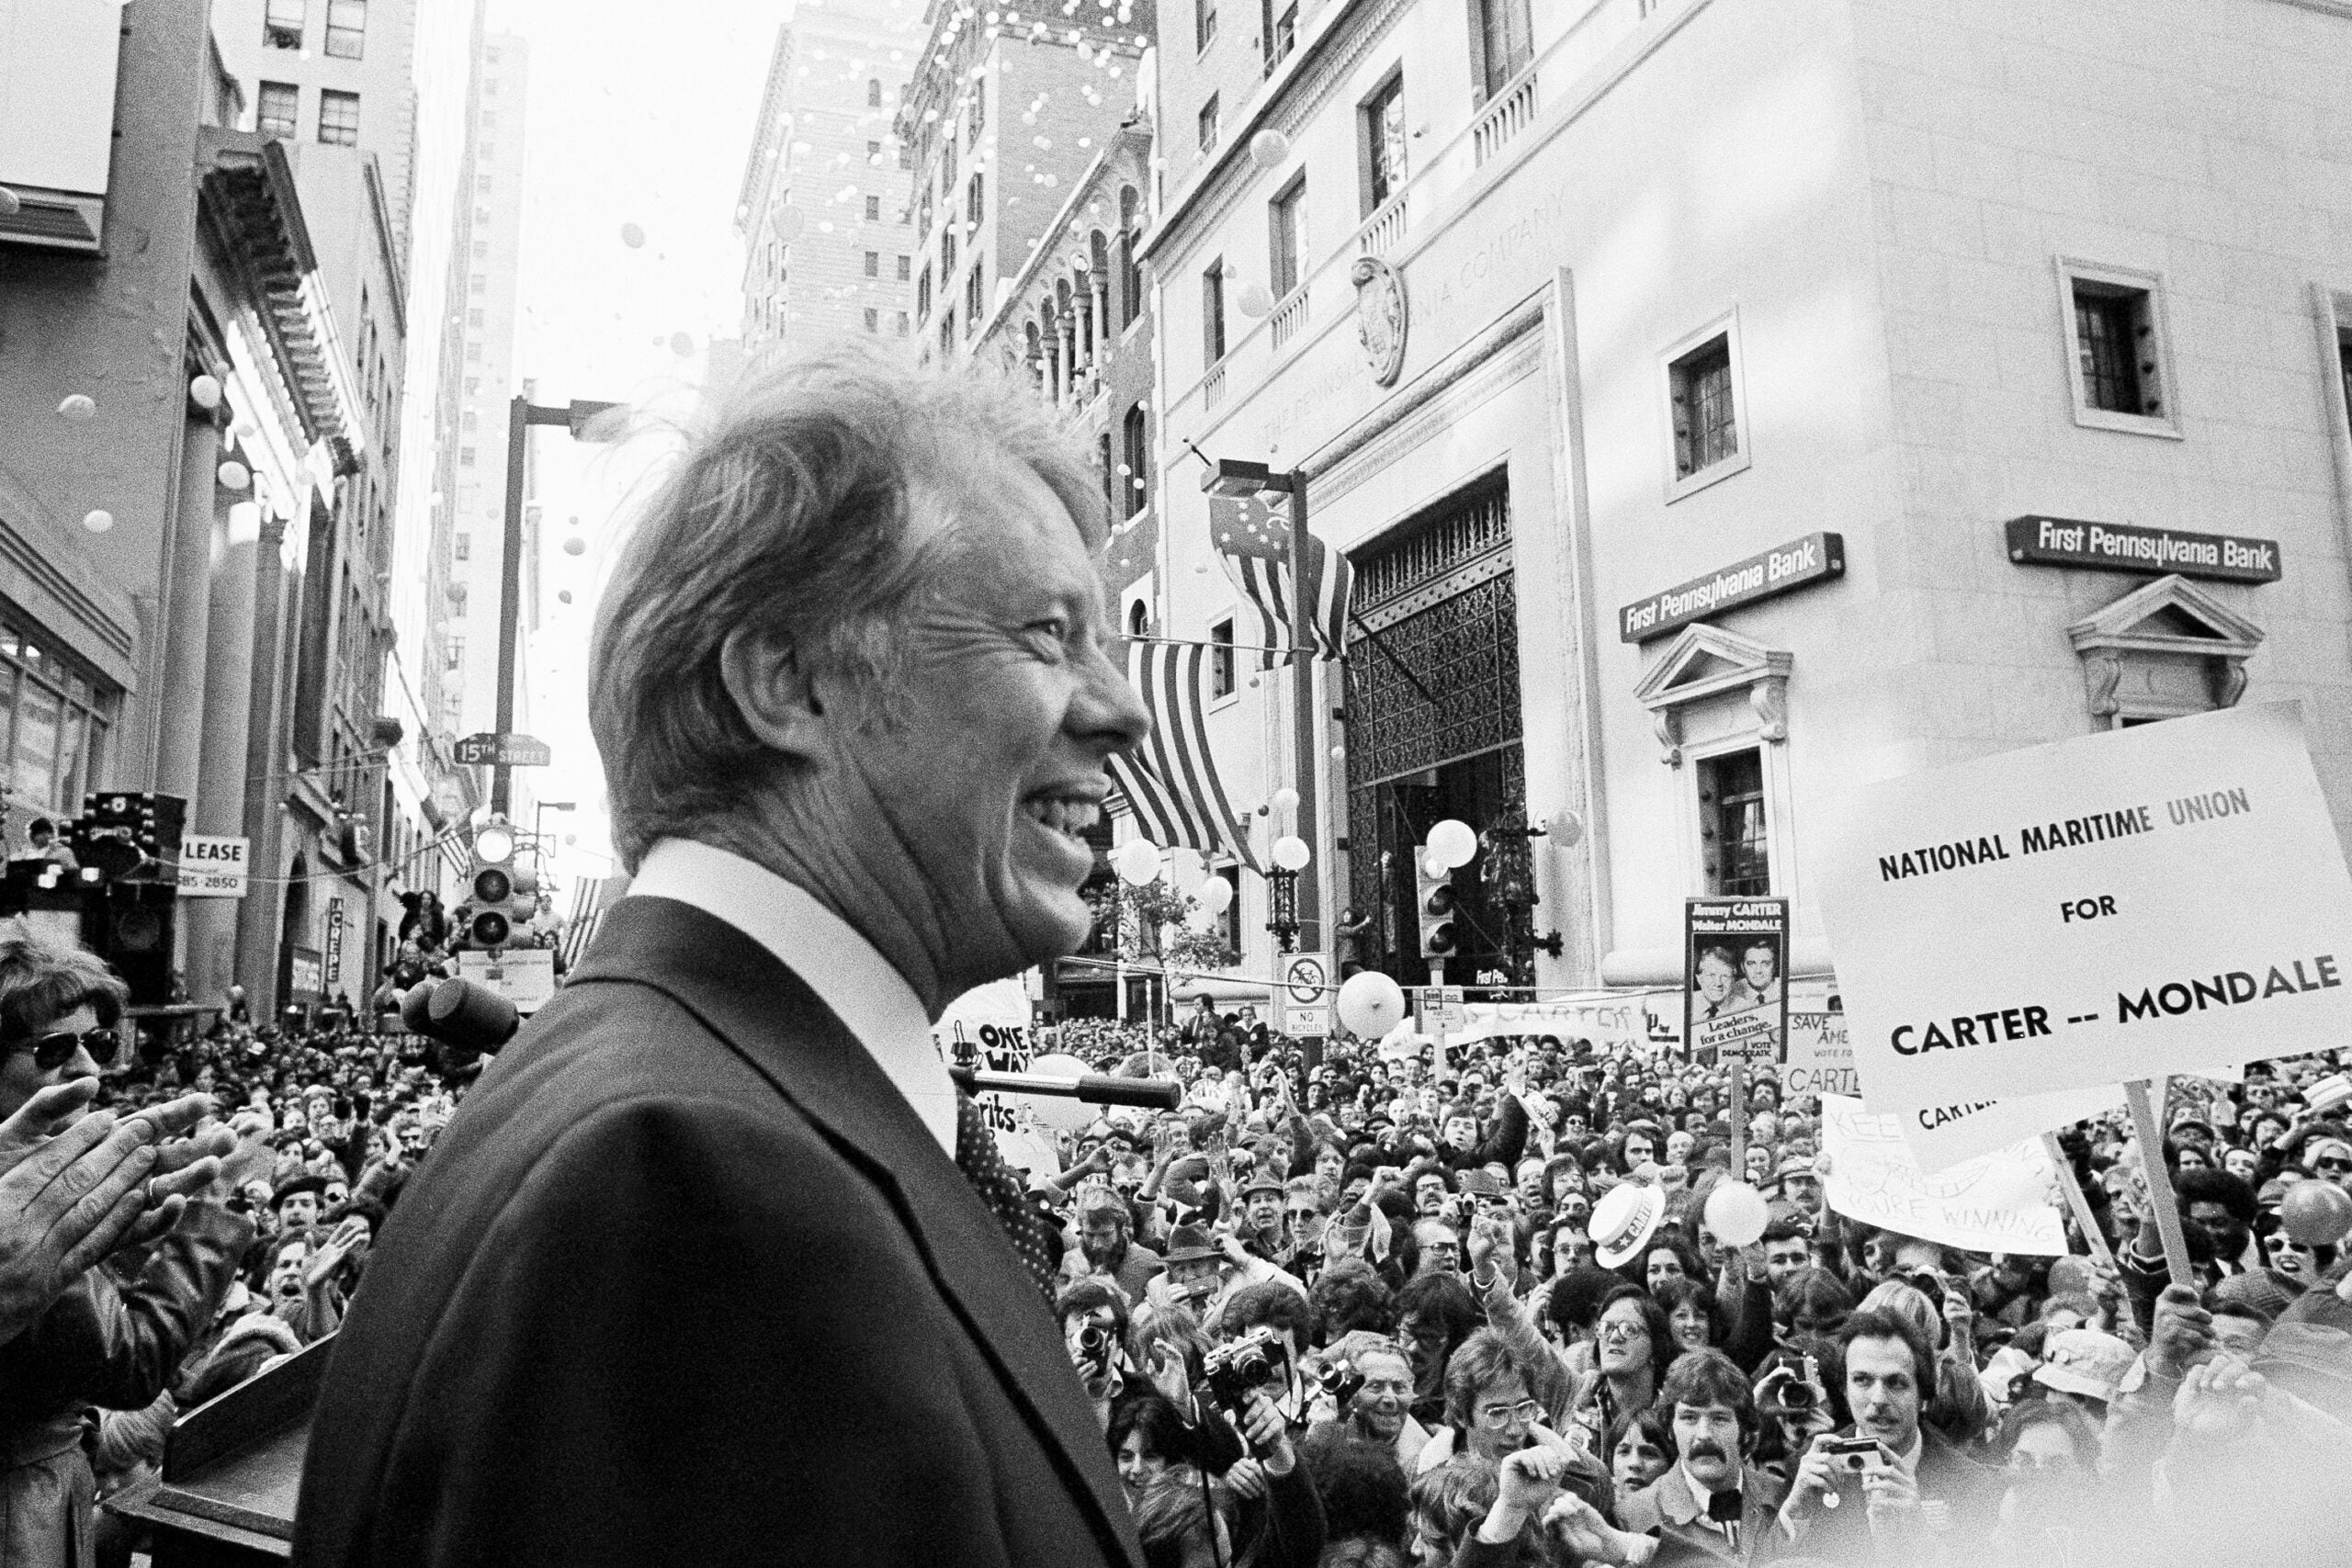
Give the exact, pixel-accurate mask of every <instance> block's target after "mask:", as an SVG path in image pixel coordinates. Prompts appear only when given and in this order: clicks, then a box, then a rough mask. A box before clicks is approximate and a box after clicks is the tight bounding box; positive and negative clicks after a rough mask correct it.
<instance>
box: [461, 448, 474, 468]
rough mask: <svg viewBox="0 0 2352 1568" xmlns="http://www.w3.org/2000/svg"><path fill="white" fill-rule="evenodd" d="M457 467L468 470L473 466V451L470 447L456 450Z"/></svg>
mask: <svg viewBox="0 0 2352 1568" xmlns="http://www.w3.org/2000/svg"><path fill="white" fill-rule="evenodd" d="M473 466H474V449H473V448H472V447H470V446H460V447H458V467H459V468H472V467H473Z"/></svg>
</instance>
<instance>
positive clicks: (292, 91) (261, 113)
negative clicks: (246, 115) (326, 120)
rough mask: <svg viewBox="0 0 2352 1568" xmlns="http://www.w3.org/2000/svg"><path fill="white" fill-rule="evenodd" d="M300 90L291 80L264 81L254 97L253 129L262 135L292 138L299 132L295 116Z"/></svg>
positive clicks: (297, 109) (298, 108)
mask: <svg viewBox="0 0 2352 1568" xmlns="http://www.w3.org/2000/svg"><path fill="white" fill-rule="evenodd" d="M301 105H302V90H301V89H300V87H297V86H295V85H294V84H293V83H291V82H264V83H263V84H262V85H261V94H260V96H258V97H257V98H255V99H254V106H255V107H254V130H258V131H260V132H261V133H262V134H263V135H264V136H279V137H287V138H292V137H295V136H299V135H300V134H301V130H300V126H299V124H298V123H297V122H296V118H295V117H296V116H297V115H298V114H300V112H301Z"/></svg>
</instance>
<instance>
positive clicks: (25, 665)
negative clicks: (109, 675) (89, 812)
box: [0, 623, 117, 833]
mask: <svg viewBox="0 0 2352 1568" xmlns="http://www.w3.org/2000/svg"><path fill="white" fill-rule="evenodd" d="M116 701H117V694H115V693H113V692H110V691H103V690H101V689H100V688H98V687H97V686H96V685H95V684H94V683H93V682H90V681H89V680H88V679H86V678H85V676H83V675H82V674H81V673H80V672H78V671H75V670H74V668H73V667H72V666H71V665H70V664H68V663H67V662H66V660H64V659H63V658H62V656H60V655H59V654H58V653H57V652H56V651H55V650H54V649H51V648H50V647H48V646H45V645H44V644H43V643H42V642H41V641H40V638H39V637H34V636H32V635H30V634H28V633H25V632H22V631H19V630H18V629H17V628H16V627H14V626H7V625H6V624H5V623H0V714H5V715H6V717H5V719H0V746H5V751H0V756H5V759H6V770H5V772H0V788H5V791H6V798H7V805H8V811H9V816H10V818H11V821H10V824H9V826H10V829H11V831H12V832H16V833H21V832H22V831H23V829H24V826H25V825H26V824H27V823H29V822H30V821H31V820H32V819H33V818H36V817H50V818H66V817H73V816H76V815H78V814H79V813H80V811H81V809H82V795H83V794H84V792H85V791H86V790H87V789H88V788H89V787H90V784H91V781H92V779H93V778H94V777H95V776H96V771H97V768H98V766H99V765H100V763H101V761H103V759H104V757H105V753H106V736H107V728H108V727H109V726H110V725H111V724H112V722H113V719H114V714H115V705H116Z"/></svg>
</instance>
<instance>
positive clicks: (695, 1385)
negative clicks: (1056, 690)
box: [294, 897, 1140, 1568]
mask: <svg viewBox="0 0 2352 1568" xmlns="http://www.w3.org/2000/svg"><path fill="white" fill-rule="evenodd" d="M294 1556H295V1561H296V1562H300V1563H306V1564H315V1565H320V1568H325V1565H329V1564H332V1565H334V1568H345V1565H351V1568H356V1565H358V1564H363V1563H365V1564H411V1563H416V1564H424V1563H432V1564H458V1563H480V1564H484V1565H492V1564H495V1565H498V1568H510V1565H527V1564H539V1563H544V1564H548V1565H551V1568H552V1565H555V1564H562V1565H564V1568H593V1565H596V1564H606V1563H609V1564H615V1565H618V1564H624V1563H626V1564H631V1565H635V1564H643V1563H657V1562H660V1563H667V1562H679V1563H701V1562H708V1563H720V1562H758V1563H809V1564H819V1563H821V1564H825V1565H827V1568H834V1565H839V1564H859V1563H873V1564H882V1563H892V1564H899V1563H908V1564H921V1565H922V1568H961V1565H966V1564H970V1565H974V1568H978V1565H990V1568H995V1565H1003V1568H1016V1565H1017V1568H1033V1565H1035V1568H1050V1565H1055V1564H1072V1565H1078V1564H1084V1565H1088V1568H1092V1565H1096V1564H1103V1563H1118V1564H1123V1565H1132V1564H1134V1563H1135V1562H1137V1561H1138V1560H1139V1557H1140V1552H1139V1551H1138V1548H1137V1546H1136V1536H1135V1530H1134V1526H1133V1524H1132V1523H1131V1521H1130V1519H1129V1517H1128V1514H1127V1509H1126V1506H1125V1502H1124V1501H1123V1499H1122V1495H1121V1493H1120V1489H1119V1483H1118V1480H1117V1477H1116V1475H1115V1474H1114V1472H1113V1470H1112V1466H1111V1461H1110V1456H1109V1453H1108V1451H1107V1450H1105V1448H1104V1446H1103V1433H1102V1428H1101V1427H1099V1426H1098V1425H1097V1424H1096V1422H1095V1419H1094V1416H1093V1414H1092V1412H1091V1409H1090V1407H1089V1406H1088V1404H1087V1402H1086V1398H1085V1395H1084V1393H1083V1392H1082V1391H1081V1390H1080V1386H1079V1382H1078V1378H1077V1376H1076V1374H1075V1373H1074V1372H1073V1371H1072V1370H1071V1368H1070V1364H1069V1357H1068V1354H1067V1352H1066V1351H1065V1350H1064V1349H1063V1348H1062V1342H1061V1336H1060V1333H1059V1331H1058V1330H1057V1327H1056V1325H1055V1323H1054V1320H1053V1315H1052V1313H1051V1311H1050V1309H1049V1308H1048V1307H1047V1305H1046V1303H1045V1300H1044V1298H1043V1296H1042V1295H1041V1294H1040V1292H1039V1291H1038V1289H1037V1286H1036V1283H1035V1280H1034V1279H1033V1278H1032V1277H1031V1276H1030V1275H1029V1274H1028V1273H1027V1272H1026V1271H1025V1270H1024V1269H1023V1266H1022V1263H1021V1261H1020V1259H1019V1258H1018V1256H1017V1255H1016V1254H1015V1253H1014V1251H1013V1249H1012V1245H1011V1243H1010V1242H1009V1241H1007V1239H1006V1238H1005V1235H1004V1232H1003V1230H1002V1228H1001V1226H1000V1225H999V1224H998V1223H997V1220H996V1218H995V1216H994V1215H993V1214H992V1213H990V1212H989V1209H988V1207H987V1205H986V1204H985V1203H984V1202H983V1201H981V1199H980V1198H979V1196H978V1193H977V1192H975V1190H973V1189H972V1187H971V1186H970V1184H969V1183H968V1182H967V1181H966V1180H965V1179H964V1178H963V1176H962V1175H961V1174H960V1173H959V1172H958V1171H957V1170H956V1165H955V1162H954V1161H953V1160H951V1159H950V1158H949V1157H948V1156H947V1155H946V1153H945V1152H944V1150H942V1149H941V1148H940V1146H939V1145H938V1143H937V1141H936V1140H935V1139H933V1136H932V1135H931V1134H930V1132H929V1131H928V1130H926V1128H925V1127H924V1125H923V1123H922V1120H921V1119H920V1118H919V1117H917V1115H916V1114H915V1112H914V1111H913V1110H912V1108H911V1107H910V1106H909V1105H908V1104H907V1103H906V1101H905V1100H904V1099H903V1098H902V1097H901V1096H900V1095H899V1093H898V1091H897V1090H896V1089H893V1088H892V1086H891V1084H890V1082H889V1080H888V1078H886V1077H884V1076H883V1074H882V1071H881V1069H880V1068H879V1067H878V1066H876V1064H875V1063H874V1061H873V1059H872V1057H871V1056H869V1055H867V1054H866V1052H865V1050H864V1048H863V1047H862V1046H861V1045H860V1044H859V1043H858V1042H857V1041H856V1039H855V1038H854V1036H852V1035H851V1034H850V1033H849V1032H848V1031H847V1030H846V1029H845V1028H844V1027H843V1026H842V1023H841V1021H839V1020H838V1019H836V1018H835V1017H834V1016H833V1014H832V1013H831V1011H830V1010H827V1009H826V1008H825V1006H824V1005H823V1004H822V1003H821V1002H820V1001H819V1000H818V999H817V998H816V996H815V994H814V993H813V992H811V991H810V990H809V987H807V986H806V985H804V984H802V982H801V981H800V980H799V979H798V978H797V976H794V975H793V974H792V973H791V972H790V971H789V970H787V969H786V968H785V966H784V965H783V964H779V963H777V962H776V961H775V958H774V957H773V956H772V955H771V954H769V953H768V952H767V951H766V950H765V949H764V948H763V947H761V946H760V945H759V944H758V943H757V942H753V941H752V939H751V938H750V937H748V936H745V935H744V934H743V933H741V931H737V930H735V929H734V928H733V927H731V926H729V925H728V924H726V923H725V922H723V921H721V920H718V919H714V918H713V917H711V916H709V915H707V914H704V913H703V912H701V911H700V910H697V909H695V908H691V907H689V906H687V905H684V904H681V903H677V902H675V901H673V900H670V899H662V898H646V897H639V898H630V899H628V900H626V901H625V902H623V903H622V904H621V905H619V906H618V907H617V908H615V910H614V911H613V913H612V915H611V916H610V917H609V918H608V919H606V921H605V927H604V930H603V931H601V932H600V933H599V935H598V937H597V939H596V942H595V946H594V951H593V952H592V953H591V954H590V956H589V958H588V960H587V962H586V963H585V964H583V965H582V968H581V969H580V971H579V972H578V974H576V975H575V976H573V978H572V980H571V984H569V985H568V986H566V987H564V989H563V990H562V991H561V992H560V994H559V995H558V996H557V998H555V1000H554V1001H553V1002H552V1003H551V1004H549V1005H548V1007H547V1008H546V1009H545V1010H542V1011H541V1012H540V1013H539V1015H538V1016H537V1018H535V1019H534V1020H533V1021H531V1023H530V1025H529V1027H528V1028H526V1029H525V1030H524V1032H522V1033H521V1034H520V1035H519V1036H517V1037H516V1039H515V1041H514V1042H513V1043H511V1044H509V1045H508V1046H507V1047H506V1049H505V1051H504V1052H503V1054H502V1055H500V1056H499V1057H498V1058H497V1059H496V1060H495V1061H494V1062H493V1063H492V1065H491V1066H490V1068H489V1069H488V1070H487V1071H486V1072H484V1073H483V1074H482V1077H481V1081H480V1082H479V1083H478V1084H477V1085H476V1086H475V1088H474V1089H472V1091H471V1092H470V1093H469V1094H468V1095H467V1097H466V1100H465V1102H464V1104H463V1105H462V1106H461V1107H460V1109H459V1111H458V1115H457V1116H456V1118H455V1119H454V1120H452V1121H451V1122H450V1124H449V1126H448V1127H447V1129H446V1130H445V1131H444V1132H443V1134H442V1135H441V1137H440V1139H439V1140H438V1142H437V1144H436V1145H435V1148H434V1150H433V1153H432V1156H431V1157H430V1158H428V1159H427V1160H426V1161H425V1162H424V1165H423V1166H422V1167H421V1168H419V1169H418V1171H417V1174H416V1176H415V1178H414V1179H413V1180H412V1181H411V1182H410V1183H409V1186H408V1189H407V1190H406V1192H405V1193H404V1194H403V1195H402V1198H401V1204H400V1207H399V1208H398V1210H396V1211H395V1212H394V1213H393V1215H392V1217H391V1220H390V1223H389V1224H387V1225H386V1226H385V1227H384V1233H383V1235H382V1237H381V1239H380V1240H379V1242H378V1243H377V1245H376V1247H375V1250H374V1255H373V1256H372V1257H370V1258H368V1278H367V1281H366V1284H365V1286H364V1287H363V1288H362V1290H361V1291H360V1292H359V1294H358V1296H357V1298H356V1300H355V1301H354V1302H353V1303H352V1311H351V1315H350V1316H349V1317H348V1318H347V1319H346V1320H345V1325H344V1328H343V1333H342V1336H341V1337H340V1338H339V1339H338V1340H337V1342H336V1347H335V1349H334V1360H333V1364H332V1366H331V1367H330V1368H329V1371H328V1373H327V1382H326V1386H325V1388H324V1390H323V1392H322V1394H321V1397H320V1400H319V1404H318V1407H317V1410H316V1412H315V1416H314V1419H313V1421H312V1424H311V1448H310V1455H309V1461H308V1464H307V1466H306V1468H305V1470H304V1473H303V1488H302V1498H301V1508H300V1516H299V1518H298V1520H297V1524H296V1529H295V1543H294Z"/></svg>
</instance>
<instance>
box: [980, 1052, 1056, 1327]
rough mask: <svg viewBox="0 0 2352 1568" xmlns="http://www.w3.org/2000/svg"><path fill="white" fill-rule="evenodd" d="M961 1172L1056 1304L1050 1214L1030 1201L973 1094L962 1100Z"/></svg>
mask: <svg viewBox="0 0 2352 1568" xmlns="http://www.w3.org/2000/svg"><path fill="white" fill-rule="evenodd" d="M956 1169H958V1170H960V1171H962V1172H963V1173H964V1179H965V1180H967V1181H968V1182H970V1183H971V1184H972V1189H973V1190H974V1191H976V1192H978V1194H979V1195H980V1201H982V1202H984V1203H986V1204H987V1205H988V1206H989V1209H990V1210H991V1211H993V1212H994V1213H995V1214H996V1217H997V1223H998V1224H1001V1225H1002V1226H1003V1227H1004V1234H1005V1235H1006V1236H1007V1237H1009V1238H1010V1239H1011V1240H1012V1249H1013V1250H1014V1251H1015V1252H1018V1253H1019V1254H1021V1261H1022V1263H1023V1265H1024V1266H1025V1267H1026V1268H1027V1269H1028V1270H1029V1272H1030V1273H1031V1274H1032V1275H1033V1276H1035V1279H1036V1281H1037V1288H1038V1289H1039V1290H1040V1291H1043V1292H1045V1294H1046V1300H1047V1301H1049V1302H1050V1301H1051V1300H1053V1297H1054V1275H1055V1269H1056V1261H1055V1258H1054V1255H1053V1247H1052V1245H1051V1243H1050V1242H1049V1240H1048V1239H1047V1235H1046V1219H1045V1216H1044V1215H1042V1214H1040V1213H1037V1208H1036V1205H1035V1204H1034V1203H1032V1202H1030V1201H1029V1193H1028V1188H1027V1184H1026V1183H1025V1182H1023V1179H1022V1178H1021V1174H1020V1173H1019V1172H1018V1171H1016V1170H1014V1169H1013V1168H1012V1167H1011V1166H1009V1165H1007V1164H1005V1163H1004V1156H1002V1155H1001V1154H999V1153H998V1152H997V1147H996V1134H994V1133H992V1132H990V1131H989V1121H988V1117H987V1115H986V1113H984V1112H983V1111H981V1110H980V1108H979V1106H978V1104H977V1103H976V1102H975V1101H974V1100H973V1099H972V1097H971V1096H970V1095H968V1094H958V1095H956Z"/></svg>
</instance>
